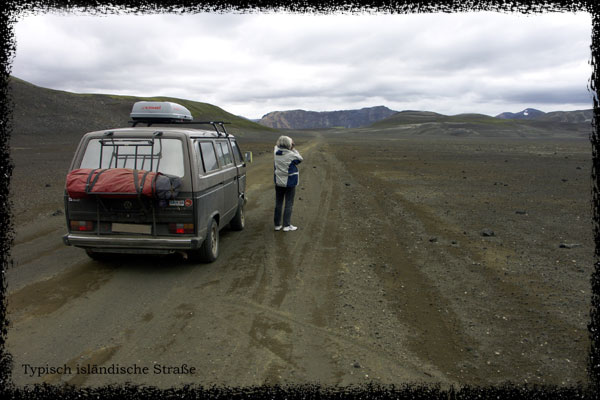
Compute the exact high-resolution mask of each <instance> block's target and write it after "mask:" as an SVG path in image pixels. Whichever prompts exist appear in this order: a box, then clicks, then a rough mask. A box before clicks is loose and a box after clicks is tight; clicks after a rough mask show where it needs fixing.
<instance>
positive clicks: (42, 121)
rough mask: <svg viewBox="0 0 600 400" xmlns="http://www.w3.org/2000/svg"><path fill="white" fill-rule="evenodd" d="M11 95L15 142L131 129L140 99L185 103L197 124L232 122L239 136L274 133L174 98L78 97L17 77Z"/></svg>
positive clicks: (220, 111)
mask: <svg viewBox="0 0 600 400" xmlns="http://www.w3.org/2000/svg"><path fill="white" fill-rule="evenodd" d="M10 94H11V96H12V100H13V103H14V110H13V137H12V139H13V143H20V144H25V143H44V142H45V141H51V142H60V143H75V144H76V143H77V142H78V141H79V138H80V137H81V136H82V135H83V134H84V133H86V132H90V131H94V130H102V129H111V128H118V127H124V126H128V123H127V122H128V121H129V120H130V118H129V113H130V112H131V107H132V105H133V103H134V102H136V101H141V100H150V101H173V102H176V103H179V104H182V105H183V106H185V107H187V108H188V109H189V110H190V111H191V113H192V116H193V117H194V120H197V121H202V120H221V121H227V122H231V125H227V129H228V131H230V132H231V133H233V134H236V135H238V136H245V134H246V133H250V132H258V131H260V132H265V131H272V132H274V131H273V130H271V129H270V128H266V127H263V126H261V125H258V124H256V123H254V122H252V121H249V120H247V119H244V118H240V117H237V116H235V115H233V114H230V113H228V112H226V111H224V110H223V109H221V108H219V107H216V106H213V105H211V104H206V103H200V102H195V101H189V100H183V99H176V98H171V97H154V98H139V97H133V96H116V95H104V94H76V93H69V92H64V91H60V90H52V89H46V88H42V87H39V86H35V85H33V84H31V83H28V82H25V81H23V80H21V79H18V78H15V77H11V79H10ZM211 129H212V128H211ZM50 136H51V137H50Z"/></svg>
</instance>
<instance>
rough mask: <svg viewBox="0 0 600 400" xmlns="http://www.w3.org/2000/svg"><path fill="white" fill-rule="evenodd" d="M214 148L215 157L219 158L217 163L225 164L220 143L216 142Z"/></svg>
mask: <svg viewBox="0 0 600 400" xmlns="http://www.w3.org/2000/svg"><path fill="white" fill-rule="evenodd" d="M215 148H216V149H217V158H218V159H219V164H220V165H225V157H223V149H222V148H221V143H219V142H216V143H215Z"/></svg>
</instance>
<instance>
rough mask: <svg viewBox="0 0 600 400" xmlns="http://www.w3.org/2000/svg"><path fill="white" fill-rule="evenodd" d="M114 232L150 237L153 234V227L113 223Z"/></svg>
mask: <svg viewBox="0 0 600 400" xmlns="http://www.w3.org/2000/svg"><path fill="white" fill-rule="evenodd" d="M112 231H113V232H123V233H144V234H146V235H150V234H151V233H152V226H151V225H138V224H119V223H116V222H113V224H112Z"/></svg>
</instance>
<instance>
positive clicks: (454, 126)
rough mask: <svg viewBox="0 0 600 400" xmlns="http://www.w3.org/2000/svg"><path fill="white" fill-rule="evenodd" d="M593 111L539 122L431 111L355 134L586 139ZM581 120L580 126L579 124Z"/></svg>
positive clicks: (397, 117) (403, 114) (393, 119)
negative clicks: (590, 115)
mask: <svg viewBox="0 0 600 400" xmlns="http://www.w3.org/2000/svg"><path fill="white" fill-rule="evenodd" d="M589 112H591V110H586V111H579V112H577V111H570V112H555V113H548V114H546V113H542V114H541V115H539V116H538V118H536V119H518V118H517V119H509V118H496V117H490V116H489V115H483V114H458V115H451V116H449V115H443V114H438V113H434V112H430V111H401V112H398V113H396V114H394V115H392V116H391V117H389V118H386V119H384V120H381V121H378V122H375V123H373V124H372V125H370V126H368V127H364V128H360V129H357V130H356V134H369V133H373V132H385V133H389V134H392V135H408V136H464V137H473V136H479V137H530V138H534V137H538V138H541V137H546V138H550V137H563V138H587V137H589V135H590V133H591V130H592V127H591V123H590V121H589V119H586V118H587V117H588V116H589ZM580 120H581V122H580Z"/></svg>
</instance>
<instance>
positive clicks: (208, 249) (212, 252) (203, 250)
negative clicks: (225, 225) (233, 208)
mask: <svg viewBox="0 0 600 400" xmlns="http://www.w3.org/2000/svg"><path fill="white" fill-rule="evenodd" d="M194 255H195V254H193V255H192V257H191V258H192V259H193V258H196V257H194ZM218 256H219V226H218V225H217V221H215V220H214V219H213V220H211V223H210V225H209V226H208V231H207V232H206V238H205V239H204V241H203V242H202V247H200V250H199V251H198V254H197V259H198V260H199V261H203V262H213V261H215V260H216V259H217V257H218Z"/></svg>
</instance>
